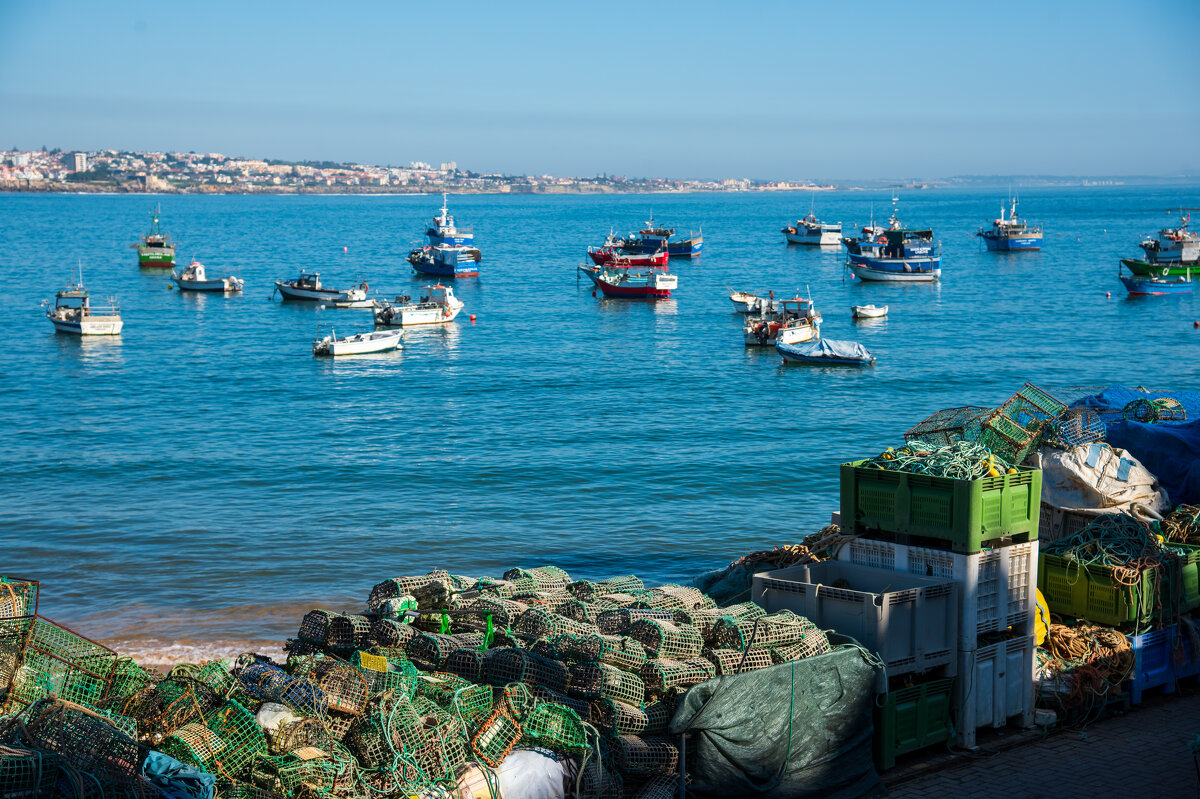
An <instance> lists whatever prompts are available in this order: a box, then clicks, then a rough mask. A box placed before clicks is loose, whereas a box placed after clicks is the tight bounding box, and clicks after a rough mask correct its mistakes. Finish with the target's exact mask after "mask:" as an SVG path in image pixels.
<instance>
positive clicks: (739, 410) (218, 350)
mask: <svg viewBox="0 0 1200 799" xmlns="http://www.w3.org/2000/svg"><path fill="white" fill-rule="evenodd" d="M1005 195H1006V191H1005V190H1003V189H998V190H992V191H959V190H926V191H905V192H901V194H900V199H899V213H900V217H901V219H902V220H903V221H904V222H906V223H907V224H909V225H910V226H928V227H932V228H933V229H934V231H935V236H936V238H938V239H939V240H940V241H941V242H942V245H943V279H942V281H941V282H940V283H936V284H932V285H905V286H889V285H878V284H865V285H864V284H862V283H860V282H858V281H856V280H851V279H849V278H848V277H847V275H846V273H845V272H844V269H843V263H844V260H845V257H844V254H843V252H842V251H841V250H840V249H839V248H822V249H816V248H808V247H801V246H796V245H791V246H789V245H787V244H786V243H785V242H784V239H783V236H782V234H781V233H780V232H779V231H780V228H781V227H783V226H784V225H786V224H790V223H792V222H794V220H795V219H796V218H797V217H800V216H803V215H804V214H806V213H807V212H808V211H809V208H810V206H812V207H815V211H816V213H817V215H818V216H819V217H820V218H822V219H825V220H827V221H841V222H842V223H843V225H844V226H845V229H846V232H847V233H848V234H849V233H851V232H852V231H853V230H856V229H857V228H858V227H861V226H862V225H864V224H866V223H867V222H868V221H869V220H870V218H871V217H872V214H873V215H874V217H875V219H876V220H877V221H879V220H883V219H884V218H886V217H887V215H888V213H889V210H890V205H891V203H890V193H888V192H884V191H879V192H871V191H844V192H823V193H818V194H816V195H815V197H814V196H811V195H809V194H807V193H722V194H693V195H617V196H612V195H609V196H461V197H451V198H450V208H451V212H452V213H453V214H454V215H455V216H456V217H457V219H458V221H459V223H460V224H467V225H471V226H473V227H474V229H475V234H476V243H477V245H478V246H479V247H480V249H481V250H482V251H483V261H482V264H481V267H482V269H481V276H480V277H479V278H478V279H470V280H462V281H459V283H458V285H456V287H455V290H456V292H457V294H458V296H459V297H460V298H461V299H462V300H463V301H464V302H465V303H466V309H465V311H464V313H463V314H462V315H461V316H460V317H459V320H458V321H457V322H455V323H454V324H452V325H449V326H448V327H445V328H442V329H424V330H422V329H415V330H409V331H406V334H405V338H404V349H403V350H402V351H399V352H394V353H385V354H377V355H368V356H359V357H353V358H344V359H336V360H334V359H320V358H314V357H313V356H312V354H311V352H310V347H311V344H312V340H313V338H314V337H315V335H316V333H317V330H318V327H319V326H322V325H332V326H333V327H334V328H335V329H336V330H337V332H338V334H339V335H340V334H348V333H351V332H357V331H360V330H366V329H368V328H369V327H370V325H371V322H370V316H369V313H368V312H367V311H355V310H318V309H317V308H315V307H312V306H307V305H298V304H291V303H288V304H283V303H280V302H279V301H278V300H277V299H276V300H272V299H271V293H272V289H273V287H274V286H273V282H274V281H275V280H278V279H290V278H292V277H295V276H296V275H297V274H298V273H299V272H300V271H301V270H306V271H314V270H315V271H319V272H320V273H321V277H322V280H324V281H326V282H327V283H330V284H333V285H335V286H342V287H348V286H350V285H357V284H359V283H360V282H362V281H367V282H368V283H369V284H370V287H371V291H372V293H373V294H375V295H377V296H381V297H390V296H392V295H394V294H400V293H404V294H410V295H413V296H416V295H418V294H419V293H420V292H421V288H422V286H423V285H425V284H426V283H427V282H428V281H427V280H426V279H421V278H419V277H416V276H414V275H413V273H412V272H411V270H410V268H409V266H408V264H407V263H406V262H405V260H404V258H405V255H406V254H407V253H408V251H409V250H410V249H411V247H412V246H413V245H415V244H417V243H418V241H419V239H420V234H421V232H422V231H423V229H424V227H425V224H426V223H427V222H428V221H429V219H430V218H431V217H432V216H433V215H434V214H435V213H436V211H437V208H438V206H439V205H440V197H433V196H320V197H317V196H300V197H292V196H219V197H207V196H161V197H154V196H65V195H21V194H9V195H0V242H2V244H3V246H2V247H0V277H2V279H3V282H4V287H5V288H4V292H3V295H4V300H3V302H2V303H0V320H2V322H3V329H4V330H5V331H7V334H8V341H9V343H8V345H6V347H5V350H6V352H5V361H6V364H7V366H6V368H5V370H4V377H3V386H4V389H3V391H2V392H0V426H3V428H4V430H5V431H6V434H5V436H4V437H3V439H2V443H0V472H2V474H3V482H2V483H0V486H2V488H0V553H2V554H0V571H3V572H4V573H7V574H16V575H22V576H27V577H33V578H36V579H40V580H41V581H42V592H43V599H42V602H41V611H42V613H43V614H44V615H47V616H49V617H51V618H54V619H57V620H59V621H62V622H64V623H67V624H69V625H72V626H73V627H75V628H76V629H78V630H79V631H80V632H82V633H84V634H87V635H89V636H91V637H94V638H97V639H100V640H102V641H104V642H106V643H108V644H110V645H112V646H114V647H116V648H117V649H119V650H121V651H123V652H132V653H135V654H138V655H140V656H142V657H145V658H147V659H150V660H154V659H156V658H168V659H169V658H179V657H193V656H197V657H198V656H202V655H204V654H207V653H212V652H224V651H226V650H229V651H234V650H237V649H242V648H246V647H268V646H271V645H274V646H278V645H279V643H280V642H282V640H283V639H285V638H287V637H289V636H292V635H294V634H295V632H296V629H297V627H298V625H299V621H300V617H301V615H302V614H303V613H304V612H305V611H306V610H308V609H310V608H314V607H327V608H333V609H355V608H359V607H361V605H362V603H363V601H364V600H365V597H366V595H367V593H368V592H369V590H370V588H371V586H372V585H374V584H375V583H376V582H379V581H380V580H383V579H385V578H388V577H393V576H397V575H401V574H410V573H423V572H425V571H428V570H429V569H432V568H435V567H444V568H446V569H449V570H450V571H452V572H454V573H457V574H464V575H470V576H482V575H496V576H498V575H499V574H500V573H502V572H503V571H504V570H505V569H507V568H509V567H512V566H535V565H541V564H546V563H553V564H556V565H559V566H561V567H563V568H565V569H567V571H569V572H570V573H571V575H572V576H574V577H577V578H601V577H605V576H609V575H613V574H627V573H637V574H639V575H641V576H642V577H644V578H645V579H646V580H647V581H652V582H666V581H687V580H689V579H690V578H691V577H692V576H694V575H696V574H698V573H700V572H703V571H705V570H708V569H711V568H715V567H720V566H723V565H725V564H727V563H728V562H729V561H731V560H733V559H736V558H738V557H740V556H741V555H743V554H746V553H748V552H751V551H754V550H758V549H763V548H770V547H771V546H773V545H777V544H785V543H791V542H795V541H798V540H799V539H800V538H801V537H803V536H804V535H806V534H808V533H810V532H813V531H815V530H817V529H819V528H820V527H821V526H823V525H825V524H827V523H828V522H829V518H830V513H831V512H832V511H835V510H836V509H837V491H838V484H837V479H838V469H837V467H838V464H839V463H842V462H844V461H847V460H850V459H854V458H861V457H867V456H871V455H874V454H877V453H878V452H879V451H881V450H883V449H884V448H885V447H887V446H889V445H894V444H896V443H897V442H899V441H901V440H902V434H903V432H904V431H905V430H906V429H908V428H909V427H911V426H912V425H913V424H915V423H916V422H918V421H920V420H921V419H922V418H924V417H925V416H927V415H929V414H930V413H932V412H934V411H936V410H938V409H941V408H946V407H950V406H958V405H968V404H978V405H995V404H999V403H1000V402H1002V401H1003V400H1004V399H1005V398H1006V397H1008V396H1010V395H1011V394H1012V393H1013V392H1015V391H1016V390H1017V389H1019V388H1020V387H1021V385H1022V384H1023V383H1025V382H1026V381H1032V382H1034V383H1036V384H1038V385H1039V386H1042V387H1044V388H1047V389H1049V390H1051V391H1052V392H1054V393H1056V394H1057V395H1059V396H1060V397H1061V398H1062V399H1064V400H1070V399H1074V398H1076V397H1078V396H1081V395H1083V394H1085V393H1087V391H1088V387H1092V386H1103V385H1107V384H1111V383H1123V384H1126V385H1129V386H1135V385H1147V386H1154V387H1178V388H1195V387H1197V386H1198V385H1200V357H1197V355H1198V353H1200V330H1195V329H1193V321H1194V320H1196V319H1200V300H1197V298H1195V297H1193V296H1190V295H1189V296H1183V297H1160V298H1137V299H1133V298H1128V297H1126V295H1125V292H1124V290H1123V287H1122V286H1121V284H1120V282H1119V281H1118V280H1117V270H1118V260H1119V259H1120V258H1121V257H1131V256H1138V255H1140V253H1141V250H1139V249H1138V246H1137V244H1138V241H1139V240H1140V239H1141V237H1142V236H1144V235H1146V234H1149V233H1151V232H1153V231H1156V230H1157V229H1159V228H1161V227H1164V226H1167V225H1169V224H1174V223H1175V222H1177V221H1178V214H1177V213H1176V212H1170V213H1168V211H1169V209H1173V208H1178V207H1179V206H1180V205H1184V206H1189V205H1190V206H1196V205H1200V187H1196V186H1185V187H1180V186H1169V187H1130V186H1106V187H1091V188H1070V189H1033V190H1029V189H1027V190H1023V191H1022V192H1021V211H1022V214H1023V215H1024V216H1026V217H1028V218H1029V220H1030V221H1031V222H1035V223H1041V224H1043V225H1044V226H1045V231H1046V240H1045V247H1044V249H1043V250H1042V251H1041V252H1038V253H1015V254H1000V253H988V252H986V251H985V250H984V247H983V243H982V241H981V240H980V239H978V238H976V237H975V236H974V234H975V232H976V230H977V229H978V228H979V227H980V226H987V225H990V223H991V220H992V219H994V218H995V217H996V216H997V215H998V212H999V209H1000V204H1001V201H1002V200H1003V199H1004V198H1005ZM155 205H161V208H162V219H163V225H164V227H165V228H166V229H167V230H169V231H170V232H171V233H172V234H174V236H175V237H176V238H177V239H178V240H179V241H180V242H181V244H180V247H179V260H180V261H181V262H184V263H186V261H187V259H190V258H191V257H193V256H194V257H196V258H198V259H199V260H201V261H203V262H204V263H205V264H206V265H207V266H208V268H209V270H210V273H226V272H235V273H237V274H239V275H241V276H242V277H243V278H244V279H245V280H246V291H245V292H244V294H242V295H241V296H229V297H224V296H220V295H217V296H211V295H197V294H181V293H180V292H178V291H174V290H171V289H170V288H169V284H170V280H169V278H168V276H167V275H166V274H165V273H160V272H152V271H142V270H139V268H138V266H137V256H136V253H135V251H134V250H133V249H131V248H130V245H131V244H133V243H134V242H135V241H136V240H137V238H138V237H139V236H140V235H141V234H143V233H144V232H145V231H146V229H147V226H148V222H149V211H150V210H151V208H152V207H153V206H155ZM651 214H653V215H654V217H655V219H656V220H657V221H658V222H660V223H664V224H668V225H671V226H674V227H676V228H677V229H678V230H679V231H680V232H681V233H687V232H688V231H689V230H692V231H701V230H702V231H703V235H704V242H705V243H704V254H703V256H702V257H700V258H698V259H696V260H694V261H687V260H678V259H673V260H672V263H671V270H672V271H673V272H674V273H676V274H678V275H679V288H678V290H677V291H676V292H675V293H674V296H673V297H672V298H671V299H669V300H664V301H659V302H652V301H628V300H626V301H622V300H607V299H604V298H603V297H599V298H598V297H595V296H593V293H592V287H591V284H590V283H589V282H588V281H587V280H586V279H581V277H580V276H579V275H578V273H577V271H576V267H577V266H578V265H579V264H580V263H582V262H583V261H584V260H585V249H586V247H587V246H588V245H589V244H598V243H600V242H601V241H602V240H603V238H604V236H605V235H606V234H607V233H608V232H609V230H610V229H615V230H616V231H617V232H618V233H621V232H626V231H631V230H636V229H638V228H639V227H641V226H642V223H643V222H644V221H645V220H646V219H647V218H649V216H650V215H651ZM77 262H78V263H79V264H81V265H82V270H83V278H84V282H85V283H86V285H87V286H88V288H89V289H91V290H92V292H93V295H94V296H97V297H105V296H108V295H113V296H115V297H116V298H117V299H118V300H119V302H120V305H121V309H122V313H123V315H124V319H125V330H124V332H123V334H122V335H121V336H120V337H119V338H114V339H105V338H91V339H86V340H80V339H79V338H77V337H73V336H69V335H63V334H55V333H54V331H53V328H52V327H51V325H50V324H49V322H48V321H47V320H46V319H45V317H44V316H43V314H42V311H41V310H40V308H39V302H40V301H41V300H43V299H51V300H52V299H53V296H54V291H55V290H56V289H57V288H58V287H60V286H61V285H63V284H65V283H67V282H68V280H69V279H70V277H71V273H72V270H73V269H74V268H75V267H76V263H77ZM730 287H733V288H737V289H743V290H752V291H757V292H760V293H765V292H767V291H768V290H773V291H774V292H775V295H776V296H777V297H779V296H784V295H786V296H791V295H792V294H794V293H796V292H800V293H802V294H806V295H807V294H810V293H811V296H812V298H813V300H814V302H815V304H816V306H817V308H818V310H820V311H821V312H822V313H823V315H824V318H825V322H824V324H823V326H822V328H821V332H822V335H823V336H825V337H827V338H834V339H851V340H857V341H860V342H862V343H863V344H864V345H865V346H866V347H867V348H868V349H870V350H871V351H872V352H873V353H875V355H876V356H877V358H878V363H877V365H876V366H874V367H873V368H865V369H855V368H822V367H804V366H795V365H792V366H785V365H784V364H783V363H782V360H781V359H780V357H779V356H778V355H777V354H776V353H775V352H774V350H773V349H761V350H760V349H755V348H747V347H746V346H744V345H743V341H742V335H741V329H740V317H739V316H737V315H735V314H734V313H732V305H731V303H730V301H729V296H728V295H729V288H730ZM1109 293H1111V296H1109ZM868 303H875V304H887V305H888V306H889V307H890V309H891V310H890V314H889V316H888V317H887V319H886V320H876V321H872V322H859V323H856V322H854V321H852V320H851V317H850V306H851V305H855V304H868ZM469 314H474V315H475V321H473V322H472V321H471V320H470V319H469V318H468V315H469ZM223 647H224V649H222V648H223Z"/></svg>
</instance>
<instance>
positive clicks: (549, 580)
mask: <svg viewBox="0 0 1200 799" xmlns="http://www.w3.org/2000/svg"><path fill="white" fill-rule="evenodd" d="M504 579H505V580H508V581H510V582H514V583H515V582H517V581H519V580H531V581H532V582H533V583H534V585H536V586H537V590H538V591H551V590H554V589H565V588H566V587H567V586H568V585H570V584H571V577H570V575H568V574H567V573H566V572H565V571H563V570H562V569H560V568H558V567H557V566H536V567H534V568H532V569H520V568H517V569H509V570H508V571H506V572H505V573H504Z"/></svg>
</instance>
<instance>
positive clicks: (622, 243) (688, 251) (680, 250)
mask: <svg viewBox="0 0 1200 799" xmlns="http://www.w3.org/2000/svg"><path fill="white" fill-rule="evenodd" d="M673 235H675V228H669V227H662V226H661V225H659V224H657V223H656V222H655V221H654V215H653V214H651V216H650V219H649V221H647V222H646V227H644V228H642V229H641V230H639V231H638V232H637V233H634V234H631V235H629V236H627V237H625V238H623V239H618V240H616V242H615V243H616V244H617V246H618V247H620V248H621V249H622V250H624V251H625V252H627V253H633V254H636V253H656V252H658V251H659V250H665V251H666V253H667V255H668V256H669V257H671V258H695V257H696V256H698V255H699V254H700V251H701V250H702V249H703V248H704V231H701V232H700V233H696V234H692V233H691V232H689V233H688V237H687V238H686V239H681V240H679V241H671V237H672V236H673Z"/></svg>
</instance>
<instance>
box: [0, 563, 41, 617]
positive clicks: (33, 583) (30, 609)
mask: <svg viewBox="0 0 1200 799" xmlns="http://www.w3.org/2000/svg"><path fill="white" fill-rule="evenodd" d="M38 588H39V583H38V581H37V580H26V579H24V578H22V577H6V576H4V575H2V574H0V619H11V618H17V617H20V616H36V615H37V612H38Z"/></svg>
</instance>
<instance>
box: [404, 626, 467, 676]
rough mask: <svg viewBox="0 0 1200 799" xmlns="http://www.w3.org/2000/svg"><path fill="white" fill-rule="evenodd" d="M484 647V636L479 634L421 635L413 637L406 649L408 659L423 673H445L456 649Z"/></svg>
mask: <svg viewBox="0 0 1200 799" xmlns="http://www.w3.org/2000/svg"><path fill="white" fill-rule="evenodd" d="M470 647H475V648H481V647H483V635H481V634H479V633H458V634H456V635H445V634H443V633H420V634H418V635H415V636H413V637H412V638H410V639H409V641H408V646H406V647H405V650H404V651H405V652H406V653H407V654H408V659H409V660H411V661H412V662H413V665H414V666H416V667H417V668H419V669H421V670H422V671H444V670H445V666H446V658H448V657H450V653H451V652H453V651H454V650H456V649H464V648H470Z"/></svg>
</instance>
